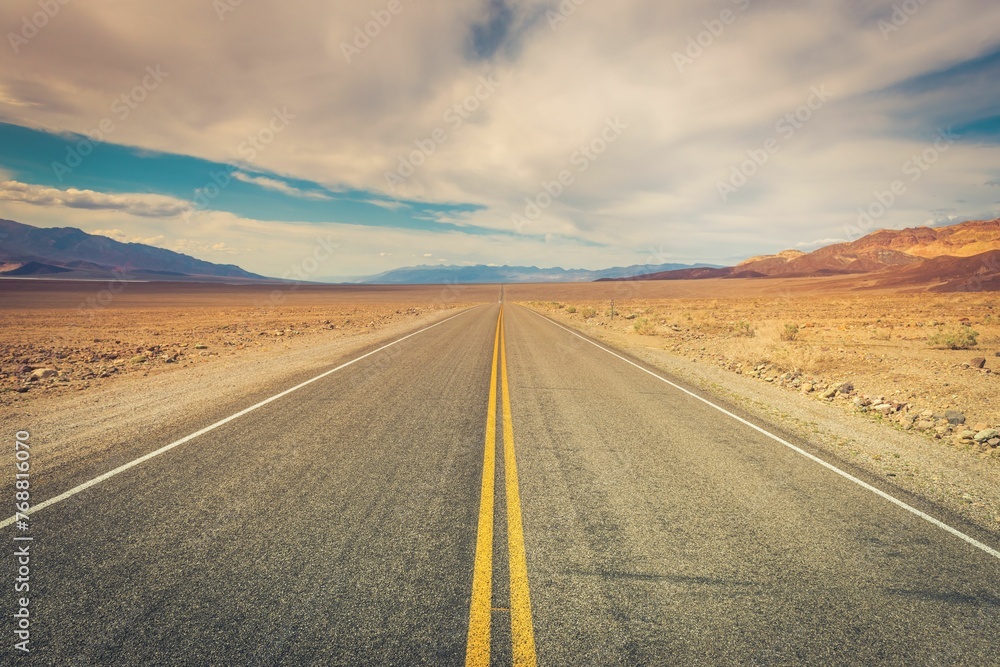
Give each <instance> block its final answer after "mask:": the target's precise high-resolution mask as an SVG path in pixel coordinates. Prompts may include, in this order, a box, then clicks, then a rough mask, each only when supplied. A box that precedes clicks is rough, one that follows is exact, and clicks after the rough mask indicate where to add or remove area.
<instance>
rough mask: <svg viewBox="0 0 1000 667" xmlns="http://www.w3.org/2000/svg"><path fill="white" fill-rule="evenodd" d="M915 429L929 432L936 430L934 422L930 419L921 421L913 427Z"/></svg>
mask: <svg viewBox="0 0 1000 667" xmlns="http://www.w3.org/2000/svg"><path fill="white" fill-rule="evenodd" d="M913 428H915V429H917V430H920V431H929V430H930V429H932V428H934V422H932V421H931V420H929V419H921V420H919V421H918V422H917V423H916V424H914V425H913Z"/></svg>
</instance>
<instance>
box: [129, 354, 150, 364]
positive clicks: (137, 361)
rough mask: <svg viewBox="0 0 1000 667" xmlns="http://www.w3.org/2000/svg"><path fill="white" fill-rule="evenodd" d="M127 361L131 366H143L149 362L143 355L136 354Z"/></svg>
mask: <svg viewBox="0 0 1000 667" xmlns="http://www.w3.org/2000/svg"><path fill="white" fill-rule="evenodd" d="M129 361H131V362H132V363H133V364H144V363H146V362H147V361H149V360H148V359H147V358H146V355H145V354H137V355H135V356H134V357H132V358H131V359H129Z"/></svg>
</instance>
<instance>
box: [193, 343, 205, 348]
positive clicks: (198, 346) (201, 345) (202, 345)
mask: <svg viewBox="0 0 1000 667" xmlns="http://www.w3.org/2000/svg"><path fill="white" fill-rule="evenodd" d="M194 349H196V350H207V349H208V345H205V344H204V343H195V345H194Z"/></svg>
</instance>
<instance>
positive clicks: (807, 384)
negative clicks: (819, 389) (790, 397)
mask: <svg viewBox="0 0 1000 667" xmlns="http://www.w3.org/2000/svg"><path fill="white" fill-rule="evenodd" d="M812 390H813V383H812V382H805V383H803V385H802V393H803V394H808V393H810V392H811V391H812Z"/></svg>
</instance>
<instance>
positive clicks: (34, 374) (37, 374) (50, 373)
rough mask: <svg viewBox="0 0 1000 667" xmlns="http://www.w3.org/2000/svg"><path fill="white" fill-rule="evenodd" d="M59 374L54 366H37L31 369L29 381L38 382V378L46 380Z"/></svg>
mask: <svg viewBox="0 0 1000 667" xmlns="http://www.w3.org/2000/svg"><path fill="white" fill-rule="evenodd" d="M57 375H59V371H57V370H56V369H54V368H36V369H35V370H33V371H31V375H29V376H28V381H29V382H37V381H38V380H44V379H46V378H51V377H55V376H57Z"/></svg>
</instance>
